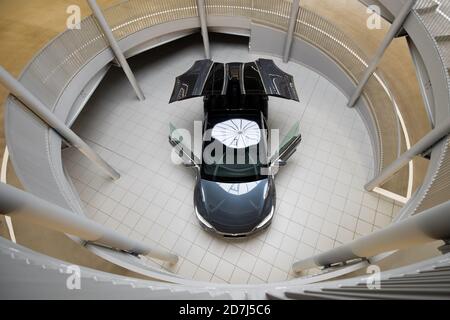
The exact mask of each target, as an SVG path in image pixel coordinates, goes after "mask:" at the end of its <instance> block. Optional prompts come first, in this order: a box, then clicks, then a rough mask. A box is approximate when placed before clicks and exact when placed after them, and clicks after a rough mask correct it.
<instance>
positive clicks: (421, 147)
mask: <svg viewBox="0 0 450 320" xmlns="http://www.w3.org/2000/svg"><path fill="white" fill-rule="evenodd" d="M448 134H450V119H447V121H446V122H445V123H443V124H442V125H440V126H438V127H436V128H434V129H433V130H431V131H430V132H429V133H427V134H426V135H425V136H424V137H423V138H422V139H420V140H419V141H418V142H417V143H416V144H415V145H413V146H412V147H411V148H410V149H409V150H408V151H406V152H405V153H403V154H402V155H401V156H400V157H398V158H397V159H396V160H395V161H394V162H392V163H391V164H390V165H389V166H387V167H386V168H384V169H383V170H382V171H381V172H380V174H379V175H378V176H377V177H376V178H374V179H373V180H371V181H370V182H368V183H367V184H366V185H365V186H364V187H365V189H366V190H367V191H372V190H373V189H375V188H376V187H378V186H380V185H382V184H383V183H384V182H386V181H387V180H388V179H389V178H390V177H392V175H394V174H395V173H396V172H397V171H398V170H400V169H401V168H402V167H403V166H404V165H406V164H407V163H408V162H409V161H411V160H412V159H413V158H414V157H415V156H417V155H420V154H422V153H424V152H425V151H427V150H429V149H430V148H432V147H433V146H434V145H435V144H436V143H437V142H438V141H439V140H441V139H442V138H444V137H445V136H446V135H448Z"/></svg>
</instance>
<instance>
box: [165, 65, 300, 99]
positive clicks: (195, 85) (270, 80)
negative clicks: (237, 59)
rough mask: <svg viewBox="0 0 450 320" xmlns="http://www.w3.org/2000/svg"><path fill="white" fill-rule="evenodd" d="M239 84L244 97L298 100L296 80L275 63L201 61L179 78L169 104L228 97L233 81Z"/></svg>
mask: <svg viewBox="0 0 450 320" xmlns="http://www.w3.org/2000/svg"><path fill="white" fill-rule="evenodd" d="M236 80H237V81H239V83H240V87H241V94H243V95H266V96H275V97H279V98H284V99H289V100H295V101H299V98H298V94H297V90H296V89H295V84H294V78H293V77H292V76H291V75H290V74H287V73H285V72H284V71H283V70H281V69H280V68H278V67H277V66H276V65H275V63H274V62H273V61H272V60H268V59H259V60H257V61H255V62H247V63H228V64H223V63H218V62H213V61H211V60H199V61H196V62H195V63H194V65H193V66H192V67H191V68H190V69H189V70H188V71H187V72H186V73H184V74H182V75H181V76H179V77H177V78H176V81H175V86H174V89H173V92H172V96H171V97H170V102H169V103H172V102H175V101H181V100H185V99H190V98H195V97H201V96H225V95H227V89H228V87H229V86H228V84H229V82H230V81H236Z"/></svg>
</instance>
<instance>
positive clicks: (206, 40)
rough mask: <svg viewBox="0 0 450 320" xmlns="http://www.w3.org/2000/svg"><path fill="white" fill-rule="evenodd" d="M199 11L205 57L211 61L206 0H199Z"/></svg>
mask: <svg viewBox="0 0 450 320" xmlns="http://www.w3.org/2000/svg"><path fill="white" fill-rule="evenodd" d="M197 10H198V16H199V18H200V28H201V32H202V38H203V45H204V47H205V57H206V59H211V52H210V49H209V36H208V25H207V23H206V7H205V0H197Z"/></svg>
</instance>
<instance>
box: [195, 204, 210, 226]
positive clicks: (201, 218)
mask: <svg viewBox="0 0 450 320" xmlns="http://www.w3.org/2000/svg"><path fill="white" fill-rule="evenodd" d="M194 209H195V215H196V216H197V219H198V220H200V222H201V223H202V224H204V225H205V226H206V227H207V228H210V229H214V228H213V226H212V225H211V224H210V223H209V222H208V221H206V220H205V218H203V217H202V215H201V214H200V213H199V212H198V209H197V206H194Z"/></svg>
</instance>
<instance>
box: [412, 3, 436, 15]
mask: <svg viewBox="0 0 450 320" xmlns="http://www.w3.org/2000/svg"><path fill="white" fill-rule="evenodd" d="M437 8H438V4H437V3H436V2H435V1H434V0H426V1H421V2H419V3H418V4H416V6H415V7H414V9H415V10H416V11H417V12H419V13H425V12H430V11H436V9H437Z"/></svg>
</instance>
